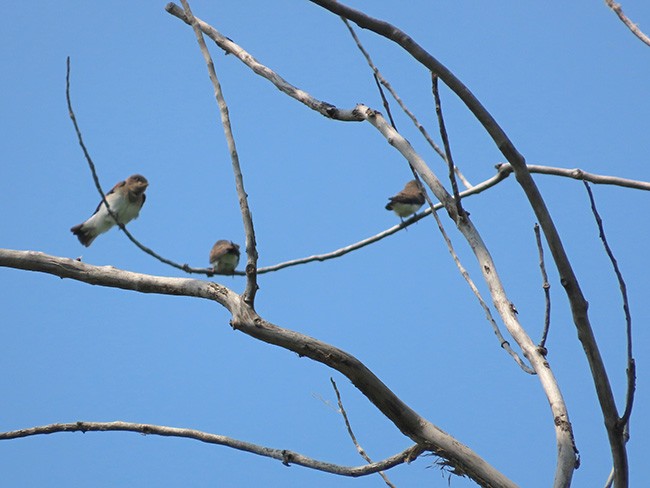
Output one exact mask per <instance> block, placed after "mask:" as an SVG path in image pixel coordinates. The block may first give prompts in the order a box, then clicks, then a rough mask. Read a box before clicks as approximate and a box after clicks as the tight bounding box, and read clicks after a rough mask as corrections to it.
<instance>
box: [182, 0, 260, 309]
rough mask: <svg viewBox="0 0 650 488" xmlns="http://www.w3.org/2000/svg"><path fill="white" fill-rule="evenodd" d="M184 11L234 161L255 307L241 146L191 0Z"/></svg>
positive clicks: (248, 294)
mask: <svg viewBox="0 0 650 488" xmlns="http://www.w3.org/2000/svg"><path fill="white" fill-rule="evenodd" d="M181 2H182V3H183V7H184V8H185V16H186V18H188V19H189V20H190V24H191V25H192V29H193V30H194V33H195V34H196V40H197V41H198V43H199V48H200V49H201V54H203V58H204V59H205V63H206V65H207V67H208V74H209V76H210V81H212V86H213V87H214V96H215V98H216V99H217V104H218V105H219V113H220V114H221V124H222V125H223V131H224V133H225V136H226V142H227V143H228V149H229V151H230V159H231V161H232V170H233V173H234V175H235V187H236V188H237V195H238V197H239V207H240V209H241V215H242V220H243V221H244V231H245V233H246V255H247V256H248V262H247V263H246V290H244V300H245V301H246V303H248V305H250V306H251V307H252V306H254V303H255V294H256V293H257V289H258V286H257V257H258V255H257V244H256V242H255V228H254V226H253V218H252V217H251V212H250V208H249V207H248V197H247V195H246V191H245V189H244V177H243V176H242V173H241V167H240V165H239V155H238V153H237V146H236V145H235V138H234V136H233V133H232V126H231V125H230V116H229V114H228V105H227V104H226V99H225V98H224V96H223V91H222V90H221V84H220V83H219V79H218V78H217V72H216V71H215V69H214V63H213V62H212V57H211V56H210V52H209V51H208V47H207V46H206V45H205V40H204V39H203V33H202V32H201V29H200V28H199V26H198V24H197V21H196V17H194V15H193V14H192V10H191V9H190V5H189V3H188V2H187V0H181Z"/></svg>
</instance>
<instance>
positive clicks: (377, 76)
mask: <svg viewBox="0 0 650 488" xmlns="http://www.w3.org/2000/svg"><path fill="white" fill-rule="evenodd" d="M341 20H343V23H344V24H345V26H346V27H347V28H348V30H349V31H350V35H351V36H352V39H354V42H355V44H356V45H357V47H358V48H359V51H361V54H363V57H364V58H366V62H367V63H368V66H370V69H371V70H372V72H373V75H374V77H375V79H376V80H379V82H380V83H381V84H382V85H383V86H384V87H385V88H386V89H387V90H388V92H389V93H390V94H391V96H392V97H393V99H394V100H395V101H396V102H397V104H398V105H399V106H400V108H401V109H402V111H403V112H404V113H405V114H406V115H407V116H408V117H409V118H410V119H411V121H412V122H413V124H414V125H415V127H417V129H418V130H419V131H420V133H421V134H422V136H423V137H424V139H425V140H426V141H427V142H428V143H429V145H430V146H431V147H432V148H433V150H434V151H435V152H436V153H437V154H438V156H440V157H441V158H442V160H443V161H445V162H447V159H446V157H445V153H444V151H443V150H442V149H440V147H438V145H437V144H436V143H435V142H434V141H433V139H432V138H431V136H430V135H429V133H428V132H427V130H426V129H425V128H424V126H423V125H422V124H420V122H419V121H418V119H417V118H416V117H415V115H414V114H413V112H411V111H410V110H409V108H408V107H407V106H406V105H405V104H404V102H403V101H402V99H401V98H400V96H399V95H398V94H397V92H396V91H395V90H394V89H393V87H392V86H391V84H390V83H389V82H388V80H386V79H385V78H384V77H383V75H382V74H381V72H380V71H379V69H378V68H377V66H376V65H375V63H374V62H373V60H372V58H371V57H370V54H369V53H368V51H366V49H365V48H364V47H363V44H361V40H360V39H359V37H358V36H357V34H356V32H354V29H353V28H352V26H351V25H350V23H349V22H348V19H346V18H345V17H341ZM382 98H383V93H382ZM388 116H389V117H390V120H391V123H392V124H393V127H394V128H396V127H395V125H394V122H393V118H392V116H391V115H390V112H389V113H388ZM454 171H455V172H456V176H458V178H459V179H460V180H461V181H462V182H463V185H465V187H466V188H471V187H472V184H471V183H470V182H469V181H467V178H465V176H464V175H463V173H462V172H461V171H460V169H458V167H456V166H454Z"/></svg>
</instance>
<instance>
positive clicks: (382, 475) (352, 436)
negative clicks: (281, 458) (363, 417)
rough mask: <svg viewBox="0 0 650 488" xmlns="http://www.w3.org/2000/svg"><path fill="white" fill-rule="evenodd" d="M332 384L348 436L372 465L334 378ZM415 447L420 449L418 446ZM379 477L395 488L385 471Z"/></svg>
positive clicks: (331, 380) (380, 472)
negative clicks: (354, 430) (353, 428)
mask: <svg viewBox="0 0 650 488" xmlns="http://www.w3.org/2000/svg"><path fill="white" fill-rule="evenodd" d="M330 382H331V383H332V387H333V388H334V393H336V401H337V402H338V405H339V413H340V414H341V415H342V416H343V421H344V422H345V428H346V429H347V430H348V435H349V436H350V439H352V443H353V444H354V447H356V448H357V452H358V453H359V455H360V456H361V457H362V458H363V459H365V460H366V461H367V462H368V464H372V459H370V456H368V453H366V450H365V449H364V448H363V447H361V444H359V441H358V440H357V436H356V435H354V432H353V431H352V425H350V419H348V414H347V412H346V411H345V408H344V407H343V400H341V394H340V393H339V389H338V388H337V386H336V382H335V381H334V378H330ZM414 447H418V446H417V444H416V445H415V446H414ZM412 449H413V448H412V447H410V448H409V449H407V451H411V450H412ZM379 475H380V476H381V478H382V479H383V480H384V483H386V485H387V486H390V487H391V488H395V485H393V483H391V482H390V480H389V479H388V476H386V474H385V473H384V472H383V471H379Z"/></svg>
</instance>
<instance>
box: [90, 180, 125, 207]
mask: <svg viewBox="0 0 650 488" xmlns="http://www.w3.org/2000/svg"><path fill="white" fill-rule="evenodd" d="M124 185H126V180H124V181H120V182H119V183H118V184H117V185H115V186H114V187H113V188H111V189H110V191H109V192H108V193H107V194H106V195H104V196H105V197H106V201H108V196H109V195H112V194H113V193H115V191H116V190H117V189H118V188H121V187H123V186H124ZM102 203H104V202H101V201H100V202H99V204H98V205H97V208H96V209H95V213H94V214H96V213H97V212H98V211H99V209H100V207H101V206H102ZM108 204H109V205H110V204H111V202H110V201H108ZM111 210H113V209H112V208H111ZM94 214H93V215H94Z"/></svg>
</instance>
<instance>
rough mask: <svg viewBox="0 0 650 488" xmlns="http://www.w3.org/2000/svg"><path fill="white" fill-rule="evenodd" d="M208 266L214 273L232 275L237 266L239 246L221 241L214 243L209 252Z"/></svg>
mask: <svg viewBox="0 0 650 488" xmlns="http://www.w3.org/2000/svg"><path fill="white" fill-rule="evenodd" d="M210 264H211V265H212V267H213V268H214V271H215V272H216V273H220V274H233V273H234V271H235V268H236V267H237V265H238V264H239V246H238V245H237V244H235V243H234V242H231V241H225V240H223V239H222V240H219V241H217V242H215V244H214V246H212V250H211V251H210Z"/></svg>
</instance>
